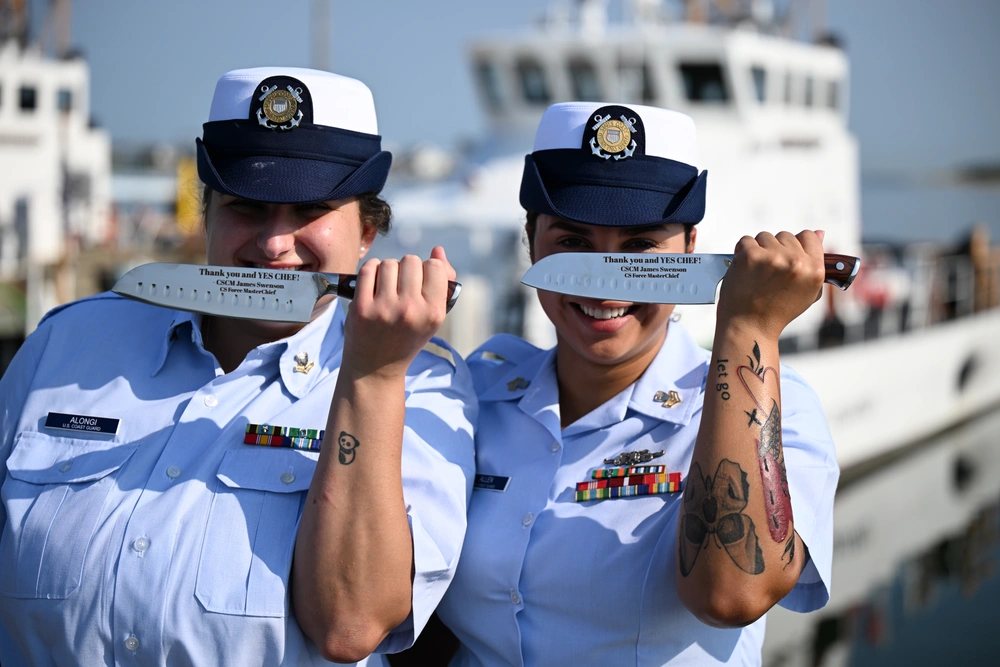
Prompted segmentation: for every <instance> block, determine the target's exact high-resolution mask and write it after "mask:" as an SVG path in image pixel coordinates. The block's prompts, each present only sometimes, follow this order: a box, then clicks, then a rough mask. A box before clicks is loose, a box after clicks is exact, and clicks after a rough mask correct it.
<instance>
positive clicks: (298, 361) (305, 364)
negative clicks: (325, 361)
mask: <svg viewBox="0 0 1000 667" xmlns="http://www.w3.org/2000/svg"><path fill="white" fill-rule="evenodd" d="M315 365H316V362H315V361H309V354H308V353H306V352H299V353H298V354H296V355H295V372H296V373H304V374H308V373H309V371H311V370H312V369H313V366H315Z"/></svg>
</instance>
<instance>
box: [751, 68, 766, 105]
mask: <svg viewBox="0 0 1000 667" xmlns="http://www.w3.org/2000/svg"><path fill="white" fill-rule="evenodd" d="M750 74H751V75H752V76H753V92H754V94H755V95H756V96H757V101H758V102H760V103H761V104H763V103H764V102H766V101H767V71H766V70H765V69H764V68H763V67H752V68H750Z"/></svg>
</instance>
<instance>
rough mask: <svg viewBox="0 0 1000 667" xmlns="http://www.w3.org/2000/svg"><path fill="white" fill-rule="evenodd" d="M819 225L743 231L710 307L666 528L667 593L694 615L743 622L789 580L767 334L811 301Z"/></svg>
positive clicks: (772, 346) (788, 520)
mask: <svg viewBox="0 0 1000 667" xmlns="http://www.w3.org/2000/svg"><path fill="white" fill-rule="evenodd" d="M822 242H823V235H822V232H818V233H814V232H808V231H804V232H802V233H800V234H798V235H797V236H793V235H792V234H790V233H788V232H781V233H779V234H778V235H777V236H776V237H775V236H772V235H771V234H766V233H764V234H760V235H758V236H757V238H756V239H753V238H750V237H744V238H743V239H742V240H741V241H740V243H739V244H738V245H737V247H736V253H735V255H734V257H733V264H732V266H731V267H730V270H729V273H728V274H727V278H726V280H724V281H723V284H722V292H721V294H720V298H719V305H718V320H717V325H716V333H715V344H714V346H713V353H712V363H711V366H710V369H709V374H708V386H707V390H706V392H705V405H704V409H703V412H702V419H701V429H700V431H699V434H698V439H697V444H696V445H695V449H694V456H693V457H692V463H691V469H690V472H689V473H688V481H687V486H686V488H685V490H684V501H683V504H682V509H681V515H680V520H679V521H678V524H677V525H678V531H677V533H678V534H677V550H678V553H677V592H678V595H679V596H680V598H681V600H682V601H683V602H684V604H685V606H687V608H688V609H690V610H691V612H692V613H693V614H695V616H697V617H698V618H699V619H700V620H701V621H702V622H704V623H707V624H709V625H713V626H716V627H742V626H745V625H748V624H750V623H753V622H754V621H756V620H757V619H759V618H760V617H761V616H763V615H764V614H765V613H766V612H767V610H768V609H770V608H771V607H772V606H774V604H775V603H777V602H778V600H780V599H782V598H783V597H785V596H786V595H787V594H788V593H789V591H791V590H792V587H793V586H795V584H796V582H797V581H798V579H799V574H800V573H801V572H802V568H803V566H804V564H805V562H806V549H805V548H804V546H803V543H802V540H801V538H800V537H799V536H798V535H797V534H796V532H795V525H794V520H793V512H792V498H791V495H790V493H789V489H788V478H787V474H786V470H785V458H784V451H783V448H782V444H781V387H780V384H781V381H780V378H779V371H778V337H779V336H780V335H781V332H782V330H783V329H784V328H785V326H786V325H787V324H788V323H789V322H791V321H792V320H793V319H795V318H796V317H798V316H799V315H800V314H801V313H802V312H803V311H805V309H806V308H808V307H809V306H810V305H812V303H813V302H814V301H815V300H816V295H817V294H818V293H819V290H820V287H821V286H822V284H823V278H824V269H823V245H822Z"/></svg>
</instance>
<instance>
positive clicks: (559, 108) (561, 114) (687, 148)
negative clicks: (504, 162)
mask: <svg viewBox="0 0 1000 667" xmlns="http://www.w3.org/2000/svg"><path fill="white" fill-rule="evenodd" d="M607 106H611V105H609V104H607V103H603V102H562V103H559V104H553V105H552V106H550V107H549V108H548V109H546V110H545V113H544V114H542V120H541V121H540V122H539V123H538V131H537V132H535V146H534V148H533V150H536V151H544V150H550V149H554V148H579V147H580V146H581V144H582V143H583V135H584V131H585V130H586V129H587V128H588V126H591V125H594V124H598V119H597V118H595V112H596V111H597V110H598V109H600V108H602V107H607ZM613 106H622V107H626V108H628V109H631V110H632V111H634V112H635V113H636V114H638V115H639V116H641V118H642V123H643V125H644V127H645V140H646V155H648V156H650V157H661V158H666V159H668V160H676V161H677V162H683V163H684V164H689V165H691V166H692V167H697V166H698V134H697V132H696V130H695V126H694V120H693V119H692V118H691V117H690V116H688V115H687V114H683V113H680V112H678V111H670V110H669V109H661V108H659V107H649V106H642V105H638V104H627V105H613ZM612 120H617V119H615V118H613V119H612ZM632 122H633V123H634V122H635V121H632Z"/></svg>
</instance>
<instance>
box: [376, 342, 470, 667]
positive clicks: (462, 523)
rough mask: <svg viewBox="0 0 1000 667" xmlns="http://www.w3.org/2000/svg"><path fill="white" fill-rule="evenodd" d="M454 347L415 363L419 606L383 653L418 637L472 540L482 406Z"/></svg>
mask: <svg viewBox="0 0 1000 667" xmlns="http://www.w3.org/2000/svg"><path fill="white" fill-rule="evenodd" d="M435 343H436V344H437V345H438V346H439V348H440V349H445V350H449V351H450V348H447V347H445V344H444V343H443V342H442V341H435ZM451 353H452V358H451V359H449V360H448V361H445V360H443V359H442V358H440V357H439V356H437V355H434V354H430V353H426V352H425V353H421V354H420V355H418V356H417V358H416V359H415V360H414V362H413V364H412V365H411V367H410V377H409V379H408V382H407V398H406V422H405V426H404V433H403V497H404V500H405V502H406V513H407V517H408V519H409V522H410V532H411V535H412V537H413V563H414V575H413V597H412V604H413V608H412V611H411V613H410V617H409V618H407V619H406V621H404V622H403V623H402V624H401V625H400V626H399V627H397V628H396V629H395V630H393V631H392V632H391V633H390V634H389V636H388V637H386V638H385V639H384V640H383V641H382V643H381V644H380V645H379V647H378V649H376V652H377V653H395V652H398V651H402V650H403V649H406V648H408V647H410V646H411V645H412V644H413V642H414V641H416V638H417V636H419V634H420V632H421V631H422V630H423V628H424V626H425V625H426V624H427V620H428V619H429V618H430V616H431V614H432V613H433V612H434V610H435V609H436V608H437V606H438V603H439V602H440V601H441V598H442V597H443V596H444V594H445V591H446V590H447V589H448V586H449V584H450V583H451V581H452V578H453V577H454V574H455V568H456V567H457V566H458V558H459V554H460V552H461V549H462V543H463V541H464V539H465V531H466V513H467V511H468V506H469V499H470V497H471V494H472V480H473V476H474V473H475V450H474V445H473V438H474V428H475V424H476V418H477V415H478V411H479V408H478V402H477V400H476V395H475V392H474V391H473V388H472V379H471V376H470V374H469V370H468V368H467V367H466V365H465V362H464V361H462V359H461V358H460V357H459V356H458V353H457V352H454V351H451ZM449 361H451V362H454V366H453V365H452V363H449Z"/></svg>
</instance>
